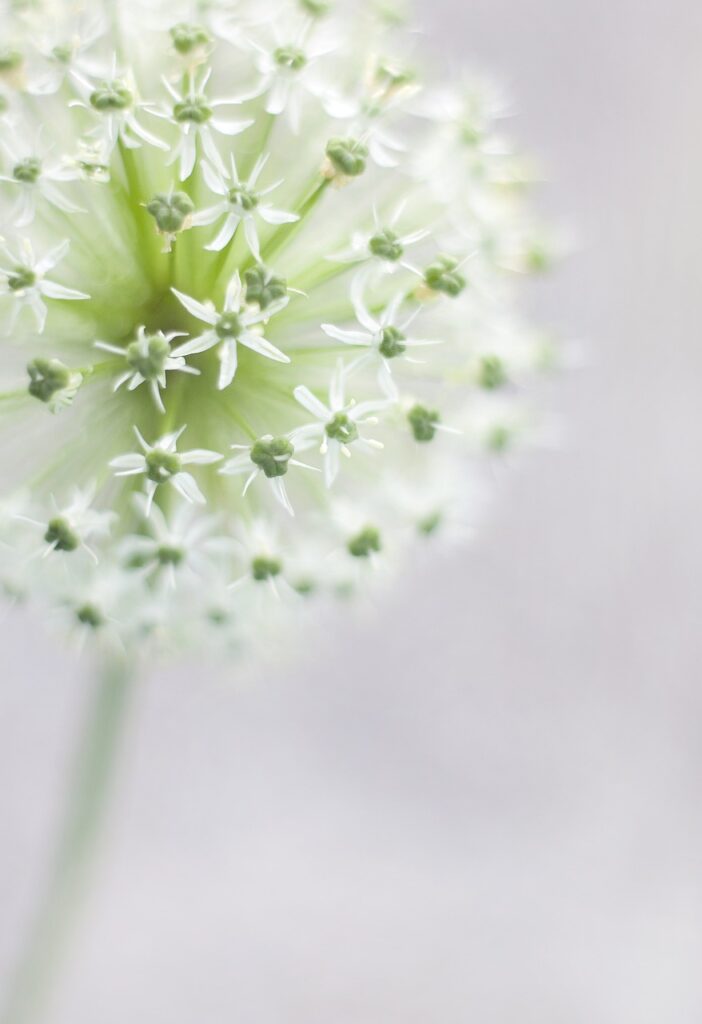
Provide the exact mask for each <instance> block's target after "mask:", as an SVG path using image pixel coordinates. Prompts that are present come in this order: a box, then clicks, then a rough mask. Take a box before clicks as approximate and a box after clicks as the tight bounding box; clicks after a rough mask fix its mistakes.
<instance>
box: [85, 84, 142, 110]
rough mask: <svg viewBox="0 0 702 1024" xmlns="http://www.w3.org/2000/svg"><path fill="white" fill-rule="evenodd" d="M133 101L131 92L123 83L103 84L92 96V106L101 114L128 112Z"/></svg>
mask: <svg viewBox="0 0 702 1024" xmlns="http://www.w3.org/2000/svg"><path fill="white" fill-rule="evenodd" d="M133 100H134V97H133V96H132V94H131V92H130V91H129V89H127V87H126V85H123V84H122V83H121V82H102V83H101V84H100V85H99V86H98V87H97V89H95V90H94V91H93V92H92V93H91V94H90V105H91V106H92V107H94V108H95V110H99V111H100V113H101V114H111V113H114V111H116V110H126V109H127V107H131V105H132V102H133Z"/></svg>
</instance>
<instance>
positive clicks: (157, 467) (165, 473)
mask: <svg viewBox="0 0 702 1024" xmlns="http://www.w3.org/2000/svg"><path fill="white" fill-rule="evenodd" d="M181 469H182V462H181V459H180V455H178V454H177V452H164V451H163V450H162V449H160V448H152V449H151V451H150V452H147V453H146V475H147V476H148V478H149V480H153V482H154V483H155V484H162V483H163V482H164V481H165V480H168V479H170V477H172V476H175V475H176V473H180V471H181Z"/></svg>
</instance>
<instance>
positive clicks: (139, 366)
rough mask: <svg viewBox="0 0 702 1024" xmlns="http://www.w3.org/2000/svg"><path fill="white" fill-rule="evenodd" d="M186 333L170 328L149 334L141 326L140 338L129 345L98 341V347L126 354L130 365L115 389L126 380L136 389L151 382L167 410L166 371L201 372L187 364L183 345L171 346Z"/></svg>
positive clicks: (161, 406)
mask: <svg viewBox="0 0 702 1024" xmlns="http://www.w3.org/2000/svg"><path fill="white" fill-rule="evenodd" d="M182 337H184V334H183V332H182V331H169V333H168V334H164V333H163V331H157V332H156V333H155V334H148V333H147V331H146V328H145V327H140V328H139V330H138V332H137V337H136V341H132V342H130V343H129V345H127V347H126V348H119V346H118V345H111V344H109V343H108V342H105V341H96V342H95V348H99V349H102V350H103V352H111V353H112V354H113V355H118V356H123V357H124V359H125V360H126V362H127V365H128V367H129V369H128V370H125V371H124V373H122V374H121V375H120V376H119V377H118V378H117V380H116V381H115V383H114V386H113V390H114V391H117V390H118V389H119V388H121V387H122V385H123V384H127V389H128V390H129V391H134V390H135V388H138V387H139V385H140V384H144V383H148V385H149V390H150V391H151V395H152V397H153V400H154V404H155V406H156V408H157V409H158V410H159V412H165V411H166V410H165V407H164V404H163V399H162V398H161V388H165V387H166V374H167V373H170V372H171V371H173V370H177V371H179V372H180V373H190V374H193V375H195V376H197V375H198V374H199V373H200V371H199V370H197V369H196V368H195V367H193V366H188V365H187V364H186V362H185V359H184V358H183V356H184V353H183V351H182V349H183V346H180V347H179V348H176V349H171V342H172V341H173V339H174V338H182ZM127 382H129V383H127Z"/></svg>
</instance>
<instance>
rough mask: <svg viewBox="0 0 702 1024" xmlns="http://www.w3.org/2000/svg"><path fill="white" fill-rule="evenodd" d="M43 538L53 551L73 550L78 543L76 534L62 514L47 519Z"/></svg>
mask: <svg viewBox="0 0 702 1024" xmlns="http://www.w3.org/2000/svg"><path fill="white" fill-rule="evenodd" d="M44 540H45V541H46V543H47V544H51V545H52V546H53V548H54V550H55V551H75V550H76V548H77V547H78V546H79V545H80V538H79V537H78V534H77V533H75V531H74V530H73V529H72V528H71V524H70V523H69V522H68V520H67V519H64V518H63V516H55V517H54V518H53V519H51V520H50V521H49V524H48V526H47V530H46V533H45V534H44Z"/></svg>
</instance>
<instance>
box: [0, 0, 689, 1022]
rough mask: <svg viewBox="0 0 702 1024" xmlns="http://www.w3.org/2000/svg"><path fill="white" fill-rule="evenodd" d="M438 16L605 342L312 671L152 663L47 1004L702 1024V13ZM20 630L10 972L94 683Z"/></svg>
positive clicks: (567, 304)
mask: <svg viewBox="0 0 702 1024" xmlns="http://www.w3.org/2000/svg"><path fill="white" fill-rule="evenodd" d="M422 6H423V7H424V8H425V9H424V10H423V12H422V18H423V20H424V22H425V23H428V24H429V26H430V29H431V44H432V46H433V48H434V50H435V52H436V54H437V56H439V57H440V58H441V59H444V58H445V59H446V60H447V61H450V62H451V63H453V64H455V65H456V66H458V65H459V64H461V63H463V62H464V61H466V62H468V63H470V64H472V65H473V66H474V67H477V68H478V69H481V68H484V69H487V70H490V71H492V72H494V73H496V74H497V76H498V78H502V80H504V81H505V82H506V83H507V85H508V86H509V87H510V88H511V90H512V92H513V94H514V96H515V98H516V101H517V106H518V114H519V117H518V119H516V120H515V121H514V122H513V123H512V124H511V125H510V130H511V131H512V133H514V134H516V136H517V138H519V139H520V140H521V141H522V143H524V144H525V145H526V146H527V147H528V148H529V149H530V150H532V151H533V152H535V153H536V154H537V155H540V156H541V157H542V158H543V162H544V164H545V166H546V167H547V168H548V171H549V175H550V177H551V178H552V181H551V182H550V183H549V184H548V185H547V186H546V187H544V188H543V189H542V190H541V193H540V201H541V205H542V210H543V211H544V212H546V213H547V214H548V215H549V216H550V217H551V218H552V219H553V220H555V221H556V222H557V223H559V222H560V223H563V222H565V223H566V224H572V225H574V226H575V227H576V228H577V234H578V243H579V249H578V251H577V253H576V254H575V256H573V257H571V258H569V259H568V260H567V262H566V263H565V265H564V266H563V267H562V269H561V270H560V271H559V272H558V273H557V274H556V275H554V276H553V277H552V278H551V279H550V280H549V281H548V282H546V283H545V284H544V285H542V286H539V288H538V289H537V290H536V292H535V294H534V295H532V297H531V306H532V307H533V310H534V314H535V315H536V316H537V317H538V318H539V319H540V320H541V321H542V322H545V323H546V324H550V325H553V326H554V327H556V328H558V329H560V330H561V331H562V332H563V333H564V334H565V335H567V336H576V337H579V338H582V339H584V341H585V342H586V345H587V349H588V365H586V366H585V368H584V369H581V370H579V371H577V372H574V373H571V374H569V375H567V376H565V377H564V379H563V380H562V381H560V382H559V385H558V387H557V389H556V392H555V396H556V397H555V401H556V411H557V412H559V413H560V414H561V415H562V417H563V418H564V420H565V422H566V433H565V443H564V446H563V449H562V450H561V451H558V452H555V453H554V452H553V451H549V452H545V453H541V454H537V455H533V456H528V457H527V459H526V460H525V461H519V462H518V463H517V466H516V472H509V473H506V474H504V480H502V481H501V483H500V490H501V495H500V500H498V501H497V502H496V506H495V509H494V512H493V515H492V517H491V518H490V520H489V522H488V523H487V524H486V526H485V528H484V530H483V534H482V537H481V538H480V541H479V543H478V544H477V545H475V546H473V547H472V548H470V549H468V550H466V551H464V552H462V553H460V554H459V555H458V556H456V557H451V558H446V559H445V560H444V561H438V560H434V561H432V562H427V563H424V564H422V565H420V566H419V567H418V568H417V569H416V571H415V573H414V575H413V576H412V577H411V579H408V580H407V581H406V584H407V585H406V586H405V587H404V588H403V589H402V592H401V593H400V594H398V595H396V596H395V597H394V598H393V599H392V600H389V599H388V600H386V601H385V603H384V604H383V605H382V607H380V608H379V609H377V610H376V612H375V614H374V615H372V616H368V615H366V616H365V617H363V616H361V617H360V618H355V619H354V618H348V619H346V620H344V621H340V622H339V623H338V625H337V628H336V631H335V632H334V634H333V635H330V633H329V631H328V630H325V632H324V635H313V636H310V637H309V639H308V643H307V648H306V653H305V654H304V656H303V657H302V658H301V659H299V660H297V661H296V662H295V663H294V664H293V665H292V667H289V666H288V667H281V668H276V669H271V668H270V667H269V668H267V669H266V670H265V671H263V672H260V673H259V674H258V675H257V676H253V677H252V676H251V675H247V676H246V677H245V678H243V679H232V671H231V670H230V669H222V668H218V667H216V666H211V665H207V664H204V665H203V663H202V662H199V661H193V662H192V663H191V664H182V665H181V666H179V667H178V668H177V670H175V669H173V668H168V669H167V670H163V671H161V672H155V673H154V674H153V675H152V676H151V677H150V678H149V679H148V680H146V681H145V682H144V684H143V686H142V687H141V689H140V691H139V693H138V695H137V698H136V706H135V708H134V709H133V716H134V721H133V725H132V730H131V734H130V737H129V739H128V742H127V745H126V748H125V750H124V752H123V753H124V757H123V763H122V770H121V776H120V779H119V785H118V788H117V790H116V792H115V794H114V802H113V807H112V813H111V816H110V820H109V826H108V835H107V837H106V841H105V849H104V851H103V856H102V858H101V862H100V864H99V868H98V871H97V873H96V877H95V879H94V883H95V884H94V891H93V896H92V898H91V900H90V901H89V903H88V904H87V906H86V910H85V914H84V916H83V919H82V921H81V924H80V927H79V929H78V930H77V932H76V934H75V937H74V942H75V947H74V949H73V950H72V954H71V956H70V958H69V959H68V962H67V966H66V970H65V972H64V974H63V978H62V981H61V984H60V986H59V989H58V991H57V993H56V998H55V1000H54V1002H53V1005H52V1009H51V1012H50V1014H49V1016H48V1017H47V1024H83V1022H86V1024H87V1022H91V1024H92V1022H94V1021H99V1022H100V1024H118V1022H119V1024H122V1022H123V1021H124V1020H134V1021H149V1022H152V1024H162V1022H163V1024H166V1022H168V1024H191V1022H192V1021H195V1020H202V1021H211V1022H213V1024H218V1022H220V1021H225V1020H226V1021H235V1022H238V1021H242V1022H246V1024H281V1022H285V1024H298V1022H299V1024H420V1022H421V1024H428V1022H430V1021H431V1022H434V1021H436V1022H441V1024H466V1022H468V1021H474V1022H476V1024H478V1022H479V1024H514V1022H517V1021H518V1022H519V1024H537V1022H538V1024H563V1022H568V1024H581V1022H582V1024H660V1022H661V1021H671V1022H675V1024H699V1021H700V1020H702V975H701V974H700V963H702V820H701V816H700V786H701V783H702V750H701V745H700V721H701V717H702V716H701V711H702V669H701V667H700V666H701V663H702V642H701V640H700V629H699V613H700V579H701V578H702V577H701V570H702V540H701V529H700V523H701V522H702V481H701V480H700V470H699V461H700V459H699V451H698V448H697V445H698V444H699V443H700V440H701V438H702V430H701V419H700V381H701V380H702V340H701V339H700V337H699V324H700V311H701V309H702V305H701V303H700V295H701V293H702V289H701V288H700V284H699V263H700V258H699V251H700V237H702V203H700V201H699V183H700V181H702V128H701V127H700V126H701V124H702V118H701V116H700V107H701V105H702V60H701V55H702V6H700V5H699V4H698V3H697V2H695V0H666V2H665V3H664V2H662V0H659V2H655V0H653V2H649V3H643V2H642V0H607V3H604V2H599V0H530V2H528V3H526V2H525V0H470V2H466V0H432V3H431V5H429V4H425V5H422ZM0 640H1V642H2V663H3V668H2V675H3V685H2V686H0V731H1V734H2V737H3V743H2V746H0V778H2V780H3V782H2V785H1V787H0V829H1V833H2V841H1V842H0V977H2V976H3V973H4V972H6V971H7V970H8V969H9V965H10V964H11V963H12V962H13V960H14V958H15V957H16V955H17V949H18V947H19V943H20V940H21V938H22V936H23V935H24V934H25V932H26V928H27V925H28V922H29V920H30V917H31V912H32V909H33V907H34V906H35V901H36V899H37V896H38V893H39V891H40V888H41V883H42V881H43V880H44V877H45V873H46V868H47V857H48V853H49V851H50V849H51V840H52V837H53V835H54V833H55V830H56V826H57V820H58V817H59V813H60V809H61V797H62V793H63V786H64V783H65V779H66V775H67V772H68V769H69V766H70V764H71V754H72V751H73V748H74V746H75V742H76V737H77V734H78V731H79V728H80V724H81V722H82V718H83V714H84V711H85V706H86V701H87V698H88V695H89V691H90V689H91V686H92V685H93V684H92V680H91V676H90V671H89V666H88V665H87V664H83V665H82V666H81V667H80V669H79V670H78V671H77V670H76V668H75V665H74V662H73V661H72V660H71V659H70V658H69V657H68V656H67V655H65V654H64V653H63V652H62V651H61V650H58V649H53V648H52V647H51V646H50V641H48V640H47V638H46V635H45V634H44V633H43V632H42V629H41V626H40V624H38V623H37V622H35V621H33V620H32V619H31V618H28V617H26V616H23V615H19V614H16V615H12V616H10V617H9V618H6V619H5V620H4V621H3V623H2V624H1V625H0Z"/></svg>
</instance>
